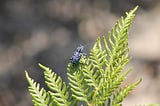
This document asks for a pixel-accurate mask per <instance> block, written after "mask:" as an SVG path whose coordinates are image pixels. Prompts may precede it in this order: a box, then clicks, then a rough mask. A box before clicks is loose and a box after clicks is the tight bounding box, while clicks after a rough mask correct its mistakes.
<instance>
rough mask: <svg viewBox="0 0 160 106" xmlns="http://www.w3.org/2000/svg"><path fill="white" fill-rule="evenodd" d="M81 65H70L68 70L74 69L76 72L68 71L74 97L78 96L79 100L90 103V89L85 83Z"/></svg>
mask: <svg viewBox="0 0 160 106" xmlns="http://www.w3.org/2000/svg"><path fill="white" fill-rule="evenodd" d="M80 69H81V66H79V67H75V66H73V65H72V64H69V65H68V71H69V72H70V70H74V71H75V72H74V73H69V72H68V73H67V75H68V80H69V85H70V88H71V91H72V97H74V98H76V99H77V100H78V101H83V102H86V103H87V105H89V101H88V93H89V91H88V89H87V88H86V84H85V83H84V76H83V73H82V71H81V70H80Z"/></svg>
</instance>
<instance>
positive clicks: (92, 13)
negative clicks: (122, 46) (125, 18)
mask: <svg viewBox="0 0 160 106" xmlns="http://www.w3.org/2000/svg"><path fill="white" fill-rule="evenodd" d="M135 5H139V6H140V8H139V11H138V13H137V16H136V18H135V22H134V23H133V26H132V28H131V29H132V30H130V33H132V34H131V35H132V36H129V46H130V48H131V53H132V54H131V55H132V56H133V62H132V65H134V66H135V67H134V69H135V71H133V72H135V73H133V74H131V75H130V77H129V78H128V81H129V82H130V81H132V80H135V79H137V78H139V76H142V77H143V82H142V83H141V85H140V86H139V87H138V88H137V89H136V90H134V92H132V93H131V95H130V96H128V98H127V99H126V101H125V102H124V104H125V105H126V106H129V104H137V105H139V104H149V103H159V102H160V97H159V95H158V94H159V92H160V82H159V79H160V68H159V67H160V65H159V64H160V55H159V54H160V46H159V45H160V32H159V27H160V20H159V18H160V14H159V9H160V1H159V0H119V1H117V0H77V1H75V0H67V1H65V0H38V1H33V0H20V1H18V0H1V1H0V91H1V92H0V106H31V105H32V103H31V97H30V95H29V94H28V92H27V89H26V88H27V83H26V80H25V77H24V71H23V70H24V69H27V70H32V71H30V73H31V74H32V76H34V79H35V80H36V81H37V82H40V83H42V86H44V87H45V85H43V84H44V82H43V79H41V78H42V76H39V75H42V72H41V71H37V70H38V66H37V64H36V63H39V62H40V63H42V64H44V65H48V66H50V67H51V68H53V69H55V71H56V72H57V73H58V74H59V75H61V76H62V78H63V79H64V80H66V76H64V74H63V73H66V67H67V63H68V61H69V58H70V56H71V55H72V53H73V51H74V48H76V47H77V46H78V45H79V44H83V45H86V46H85V48H86V49H87V50H88V49H90V48H91V47H90V44H92V42H93V41H94V40H95V38H96V37H97V36H99V35H102V34H103V33H105V32H108V30H110V28H111V26H113V25H114V23H115V20H116V19H117V18H118V16H119V15H123V13H124V12H125V11H127V10H130V9H132V8H133V7H135ZM55 66H56V67H55ZM33 70H35V71H33ZM37 73H38V74H37ZM126 83H128V82H126Z"/></svg>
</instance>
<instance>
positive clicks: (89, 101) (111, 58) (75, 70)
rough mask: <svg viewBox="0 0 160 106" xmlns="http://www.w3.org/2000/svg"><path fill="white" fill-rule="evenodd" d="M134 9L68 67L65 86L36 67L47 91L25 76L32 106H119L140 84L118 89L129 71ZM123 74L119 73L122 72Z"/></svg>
mask: <svg viewBox="0 0 160 106" xmlns="http://www.w3.org/2000/svg"><path fill="white" fill-rule="evenodd" d="M137 8H138V7H135V8H134V9H133V10H131V11H130V12H129V13H126V17H125V18H124V17H121V19H119V20H118V21H117V22H116V25H115V26H114V27H113V28H112V30H111V32H109V33H108V37H107V38H106V36H102V37H98V38H97V40H96V42H95V44H94V46H93V48H92V49H91V51H90V56H89V57H86V56H82V57H81V59H80V63H79V64H77V65H73V64H72V63H69V64H68V68H67V70H68V72H67V76H68V80H69V83H68V84H66V83H65V82H63V81H62V79H61V77H60V76H58V75H57V74H56V73H55V72H53V71H52V70H51V69H49V68H47V67H45V66H43V65H41V64H39V66H40V67H41V68H42V69H43V70H44V77H45V83H46V85H47V86H48V88H49V89H50V91H45V90H44V88H42V89H40V85H39V84H38V83H36V82H34V80H33V79H31V78H30V77H29V76H28V73H27V72H25V73H26V78H27V80H28V82H29V91H30V94H31V95H32V97H33V102H34V105H35V106H48V105H49V106H77V105H78V104H79V103H84V104H85V105H87V106H105V105H107V106H121V105H122V101H123V100H124V98H125V97H126V96H127V95H128V93H129V92H131V91H132V90H133V89H134V88H135V87H136V86H137V85H138V84H139V83H140V82H141V79H140V80H138V81H137V82H135V83H133V84H131V85H127V86H126V87H122V86H121V84H122V83H123V81H124V80H125V78H126V76H127V75H128V73H129V72H130V71H131V69H130V68H129V69H127V70H125V66H126V65H127V64H128V62H129V61H130V60H131V58H130V57H129V56H128V54H129V48H128V30H129V27H130V25H131V23H132V20H133V18H134V16H135V14H134V13H135V11H136V10H137ZM122 71H123V72H122Z"/></svg>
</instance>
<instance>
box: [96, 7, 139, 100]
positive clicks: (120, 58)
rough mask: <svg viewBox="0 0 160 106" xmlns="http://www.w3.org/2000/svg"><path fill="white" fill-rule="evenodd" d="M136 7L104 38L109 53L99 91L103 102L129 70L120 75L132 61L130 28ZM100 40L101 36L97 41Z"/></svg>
mask: <svg viewBox="0 0 160 106" xmlns="http://www.w3.org/2000/svg"><path fill="white" fill-rule="evenodd" d="M136 9H137V7H136V8H135V9H133V10H131V11H130V12H129V13H126V17H125V18H123V17H122V18H121V19H120V20H118V21H117V23H116V25H115V27H114V28H113V29H112V31H111V32H109V33H108V40H107V39H106V38H105V37H104V36H103V38H102V39H103V44H104V48H105V51H106V53H107V54H108V55H107V60H105V62H104V63H107V64H105V65H106V67H105V70H104V76H105V77H102V79H103V82H104V83H102V85H101V86H100V89H99V93H98V94H99V95H98V97H99V99H97V100H100V101H102V103H103V102H104V101H105V100H107V99H108V98H109V97H110V96H111V95H112V94H113V92H114V91H115V90H116V89H117V88H118V87H119V85H120V84H121V83H122V82H123V80H124V79H125V76H126V75H127V74H128V72H129V71H127V72H126V73H127V74H124V75H122V76H121V75H120V73H121V72H122V71H123V70H124V68H125V66H126V65H127V63H128V62H129V61H130V58H129V57H128V53H129V48H128V30H129V27H130V25H131V23H132V20H133V18H134V16H135V14H134V12H135V11H136ZM98 41H99V38H98V40H97V42H98ZM93 48H98V46H97V45H96V47H95V46H94V47H93ZM102 51H103V50H101V51H100V52H101V53H102ZM94 57H95V56H94ZM97 60H98V59H97ZM97 60H95V61H97ZM102 63H103V62H102ZM97 64H99V63H97ZM103 65H104V64H103ZM101 69H102V68H101ZM99 71H101V70H99Z"/></svg>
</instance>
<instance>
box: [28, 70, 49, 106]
mask: <svg viewBox="0 0 160 106" xmlns="http://www.w3.org/2000/svg"><path fill="white" fill-rule="evenodd" d="M25 75H26V78H27V80H28V83H29V87H28V89H29V92H30V94H31V96H32V98H33V100H32V101H33V103H34V106H48V104H49V99H50V98H49V95H48V93H47V92H46V91H45V89H44V88H41V89H40V84H39V83H37V82H35V81H34V80H33V79H31V78H30V77H29V75H28V73H27V71H25Z"/></svg>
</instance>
